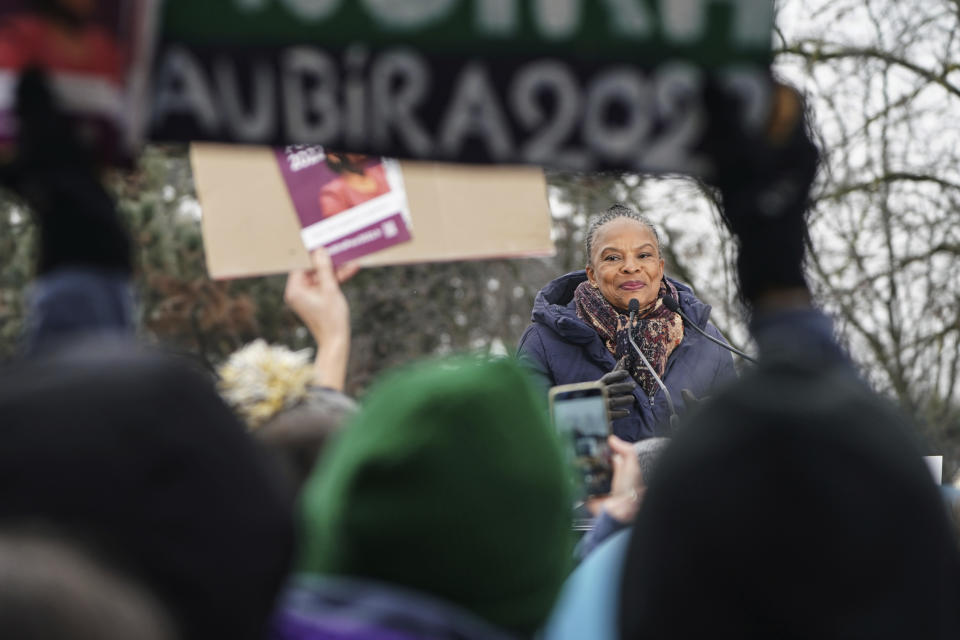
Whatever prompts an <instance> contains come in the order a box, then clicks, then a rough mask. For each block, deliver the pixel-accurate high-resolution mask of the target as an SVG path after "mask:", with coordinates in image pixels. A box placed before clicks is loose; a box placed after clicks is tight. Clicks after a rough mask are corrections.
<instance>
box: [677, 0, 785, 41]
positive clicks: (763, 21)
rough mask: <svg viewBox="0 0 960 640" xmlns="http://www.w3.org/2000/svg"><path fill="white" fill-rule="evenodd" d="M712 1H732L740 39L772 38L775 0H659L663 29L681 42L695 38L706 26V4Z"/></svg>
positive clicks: (697, 37) (761, 39) (737, 39)
mask: <svg viewBox="0 0 960 640" xmlns="http://www.w3.org/2000/svg"><path fill="white" fill-rule="evenodd" d="M713 3H724V4H728V5H731V10H732V11H733V13H734V18H733V34H732V35H733V38H734V40H735V41H736V42H737V43H739V44H741V45H748V46H749V45H756V46H764V45H766V44H768V43H769V42H770V25H771V24H773V2H772V0H660V15H661V17H662V20H663V29H664V33H665V34H666V35H667V37H668V38H670V39H672V40H675V41H677V42H679V43H681V44H683V43H691V42H695V41H696V40H698V39H699V38H701V37H703V34H704V33H705V32H706V30H707V25H708V22H707V5H708V4H713Z"/></svg>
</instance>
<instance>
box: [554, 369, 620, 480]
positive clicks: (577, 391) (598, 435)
mask: <svg viewBox="0 0 960 640" xmlns="http://www.w3.org/2000/svg"><path fill="white" fill-rule="evenodd" d="M607 407H608V396H607V387H606V385H605V384H603V383H602V382H600V381H597V382H584V383H580V384H571V385H561V386H558V387H553V388H552V389H550V413H551V415H552V416H553V422H554V425H555V426H556V428H557V430H558V431H559V433H560V435H561V437H562V438H563V439H564V441H565V442H566V446H567V451H568V456H569V458H570V460H571V461H572V463H573V465H574V467H575V468H576V469H577V470H578V472H579V474H580V478H581V480H582V487H583V491H584V493H585V494H586V497H593V496H604V495H607V494H609V493H610V481H611V477H612V466H611V461H610V447H609V444H608V442H607V437H608V436H609V435H610V415H609V412H608V408H607Z"/></svg>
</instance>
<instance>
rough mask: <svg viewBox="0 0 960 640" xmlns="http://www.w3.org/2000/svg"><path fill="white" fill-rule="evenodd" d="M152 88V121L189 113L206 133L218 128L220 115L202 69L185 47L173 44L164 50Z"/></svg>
mask: <svg viewBox="0 0 960 640" xmlns="http://www.w3.org/2000/svg"><path fill="white" fill-rule="evenodd" d="M156 87H157V90H156V98H155V100H154V111H153V116H154V121H158V122H160V121H163V120H165V119H167V118H169V117H170V116H176V115H181V116H186V115H190V116H193V118H194V120H196V122H197V124H198V125H199V126H200V128H201V129H203V130H204V131H205V132H206V133H208V134H214V133H216V132H217V130H218V129H219V128H220V116H219V115H218V113H217V107H216V104H215V103H214V100H213V95H212V94H211V93H210V89H209V87H208V86H207V82H206V79H205V77H204V74H203V69H202V68H201V67H200V64H199V63H198V62H197V61H196V60H195V59H194V57H193V55H191V54H190V52H189V51H188V50H187V49H185V48H183V47H180V46H173V47H170V48H169V49H168V50H167V52H166V55H165V56H164V57H163V63H162V64H161V65H160V70H159V72H158V73H157V83H156Z"/></svg>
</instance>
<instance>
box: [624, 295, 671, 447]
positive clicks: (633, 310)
mask: <svg viewBox="0 0 960 640" xmlns="http://www.w3.org/2000/svg"><path fill="white" fill-rule="evenodd" d="M627 309H628V310H629V311H630V326H629V327H627V339H629V340H630V346H632V347H633V350H634V351H636V352H637V355H638V356H640V361H641V362H643V366H645V367H646V368H647V371H649V372H650V375H652V376H653V379H654V380H656V381H657V384H658V385H660V388H661V389H662V390H663V395H664V397H665V398H666V399H667V406H668V407H669V408H670V427H671V428H672V429H676V428H677V423H678V422H679V420H680V418H679V417H678V416H677V410H676V408H675V407H674V406H673V397H671V396H670V390H669V389H667V385H665V384H663V380H661V379H660V376H658V375H657V372H656V371H654V369H653V367H652V366H650V362H649V361H648V360H647V357H646V356H645V355H643V352H642V351H640V347H638V346H637V343H636V342H634V340H633V332H632V331H631V329H633V319H634V317H635V316H636V315H637V313H638V312H639V311H640V303H639V302H637V299H636V298H631V299H630V304H628V305H627Z"/></svg>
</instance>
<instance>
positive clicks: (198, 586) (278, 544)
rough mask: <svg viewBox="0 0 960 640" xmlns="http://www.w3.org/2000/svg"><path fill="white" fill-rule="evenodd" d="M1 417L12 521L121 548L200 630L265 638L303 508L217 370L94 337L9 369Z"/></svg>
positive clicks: (198, 637)
mask: <svg viewBox="0 0 960 640" xmlns="http://www.w3.org/2000/svg"><path fill="white" fill-rule="evenodd" d="M0 416H3V418H2V420H0V441H2V443H3V446H0V469H2V470H3V482H2V483H0V523H3V524H5V525H11V526H12V525H17V526H20V525H27V524H31V523H34V522H37V523H40V524H46V525H48V526H51V527H53V528H54V529H56V530H57V531H58V532H62V533H63V535H66V536H69V537H70V538H72V539H77V540H79V541H81V542H82V543H84V544H86V545H88V546H90V547H91V548H94V549H97V550H103V551H104V552H106V553H109V554H110V558H109V559H110V560H111V561H114V562H115V563H116V564H117V566H118V567H120V568H121V569H122V570H123V571H125V572H126V573H128V574H129V575H131V576H132V577H134V578H135V579H137V580H139V581H140V582H141V583H142V584H144V585H145V586H146V587H147V588H148V589H150V590H151V591H152V592H153V593H154V594H155V595H156V596H157V598H158V599H159V600H160V601H161V602H162V603H163V605H164V606H165V607H166V608H167V609H168V610H169V611H170V613H171V615H172V617H173V618H174V621H175V623H176V624H177V626H178V627H179V629H180V631H181V633H182V635H183V637H184V638H186V639H188V640H194V639H195V640H209V639H210V638H232V639H249V640H255V639H258V638H261V637H262V636H263V632H264V628H265V623H266V620H267V617H268V615H269V612H270V611H271V609H272V606H273V603H274V599H275V597H276V594H277V593H278V590H279V588H280V586H281V583H282V581H283V580H284V577H285V575H286V572H287V571H288V568H289V566H290V560H291V557H292V553H293V523H292V518H291V514H292V505H291V503H290V499H289V497H288V494H287V492H286V491H284V490H283V487H282V484H281V483H280V482H279V477H278V474H277V472H276V469H275V468H274V467H272V466H271V465H269V464H268V461H267V460H266V459H265V456H264V455H263V453H262V452H261V451H259V450H258V449H257V447H256V446H255V444H254V442H253V441H252V440H251V439H250V437H249V435H248V434H247V433H246V432H245V430H244V429H243V427H242V425H241V424H240V423H239V421H238V420H237V419H236V418H235V417H234V415H233V414H232V412H231V411H230V410H229V408H228V407H227V406H226V405H225V404H224V403H223V401H222V400H221V399H220V397H219V396H218V394H217V392H216V390H215V389H214V388H213V385H212V384H211V382H210V381H209V380H208V379H207V378H206V377H204V376H202V375H200V374H199V373H197V372H195V371H193V370H192V369H190V368H186V367H185V366H184V365H183V364H181V363H179V362H176V361H171V360H170V359H168V358H165V357H163V356H160V355H157V354H152V353H146V352H143V351H141V350H139V349H137V348H136V347H135V346H133V345H131V343H130V342H129V341H125V340H118V341H116V342H114V343H111V342H107V341H103V340H95V341H82V342H80V343H77V344H75V345H73V346H71V347H64V348H61V349H59V350H57V352H56V354H53V355H50V356H45V357H39V356H38V357H35V358H33V359H31V360H29V361H26V362H23V363H19V364H17V365H15V366H10V367H7V368H6V369H4V370H2V371H0Z"/></svg>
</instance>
